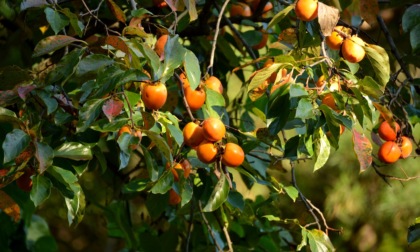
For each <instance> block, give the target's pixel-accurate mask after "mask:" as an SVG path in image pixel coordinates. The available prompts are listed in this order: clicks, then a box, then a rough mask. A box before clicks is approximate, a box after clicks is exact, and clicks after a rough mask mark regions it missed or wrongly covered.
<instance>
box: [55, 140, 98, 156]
mask: <svg viewBox="0 0 420 252" xmlns="http://www.w3.org/2000/svg"><path fill="white" fill-rule="evenodd" d="M54 156H55V157H62V158H68V159H72V160H91V159H92V157H93V156H92V151H91V147H90V146H88V145H84V144H82V143H75V142H67V143H64V144H62V145H61V146H60V147H57V148H56V149H55V150H54Z"/></svg>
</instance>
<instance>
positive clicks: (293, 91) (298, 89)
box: [290, 83, 308, 98]
mask: <svg viewBox="0 0 420 252" xmlns="http://www.w3.org/2000/svg"><path fill="white" fill-rule="evenodd" d="M301 96H308V91H306V89H305V87H304V86H303V84H302V83H296V84H292V85H290V97H291V98H293V97H301Z"/></svg>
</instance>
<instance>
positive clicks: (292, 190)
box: [283, 186, 299, 202]
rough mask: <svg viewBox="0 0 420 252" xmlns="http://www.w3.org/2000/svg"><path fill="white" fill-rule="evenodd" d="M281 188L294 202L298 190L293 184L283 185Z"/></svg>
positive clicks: (297, 195)
mask: <svg viewBox="0 0 420 252" xmlns="http://www.w3.org/2000/svg"><path fill="white" fill-rule="evenodd" d="M283 189H284V191H286V193H287V195H289V197H290V198H291V199H292V200H293V202H296V199H297V198H298V197H299V191H298V190H297V189H296V188H295V187H294V186H285V187H283Z"/></svg>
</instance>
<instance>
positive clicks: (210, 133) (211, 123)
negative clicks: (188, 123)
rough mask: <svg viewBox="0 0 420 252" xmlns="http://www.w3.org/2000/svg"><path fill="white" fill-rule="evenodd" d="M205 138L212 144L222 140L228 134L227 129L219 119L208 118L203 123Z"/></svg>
mask: <svg viewBox="0 0 420 252" xmlns="http://www.w3.org/2000/svg"><path fill="white" fill-rule="evenodd" d="M203 133H204V138H205V139H207V140H208V141H211V142H217V141H219V140H221V139H222V138H223V137H224V136H225V134H226V127H225V125H224V124H223V122H222V121H221V120H220V119H218V118H213V117H210V118H207V119H206V120H204V121H203Z"/></svg>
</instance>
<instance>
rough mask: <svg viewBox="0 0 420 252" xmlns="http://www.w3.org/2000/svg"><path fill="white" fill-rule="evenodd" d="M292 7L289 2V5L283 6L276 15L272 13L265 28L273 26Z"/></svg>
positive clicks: (285, 15)
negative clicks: (272, 15)
mask: <svg viewBox="0 0 420 252" xmlns="http://www.w3.org/2000/svg"><path fill="white" fill-rule="evenodd" d="M293 8H294V6H293V5H292V4H291V5H289V6H287V7H286V8H284V9H283V10H282V11H280V12H278V13H277V14H276V15H274V17H273V18H272V19H271V21H270V23H268V25H267V29H269V28H271V27H273V26H275V25H276V24H278V23H280V22H281V21H282V20H283V19H284V18H285V17H287V15H288V14H289V12H290V11H292V10H293Z"/></svg>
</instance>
